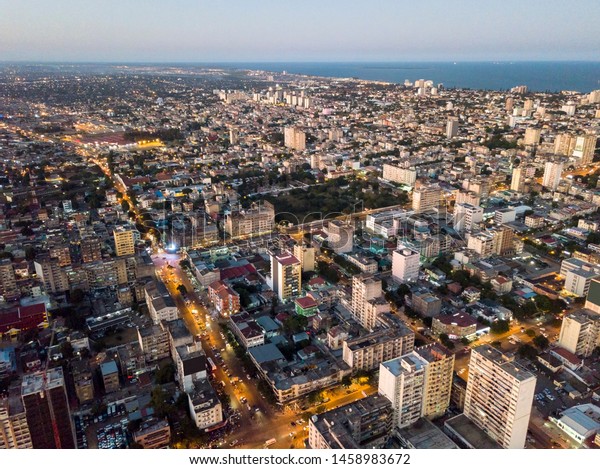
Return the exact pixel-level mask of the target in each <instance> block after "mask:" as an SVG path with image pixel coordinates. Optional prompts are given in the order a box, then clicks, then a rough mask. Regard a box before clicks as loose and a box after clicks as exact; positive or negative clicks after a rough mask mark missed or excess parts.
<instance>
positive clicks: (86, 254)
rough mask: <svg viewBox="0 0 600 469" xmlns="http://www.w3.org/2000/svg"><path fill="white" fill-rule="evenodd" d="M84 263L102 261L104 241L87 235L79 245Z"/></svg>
mask: <svg viewBox="0 0 600 469" xmlns="http://www.w3.org/2000/svg"><path fill="white" fill-rule="evenodd" d="M79 246H80V248H81V261H82V262H84V263H85V262H95V261H101V260H102V241H100V238H98V237H96V236H90V235H85V236H83V237H82V238H81V243H80V244H79Z"/></svg>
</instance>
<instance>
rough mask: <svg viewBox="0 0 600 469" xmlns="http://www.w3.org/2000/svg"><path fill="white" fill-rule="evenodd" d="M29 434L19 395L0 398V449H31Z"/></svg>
mask: <svg viewBox="0 0 600 469" xmlns="http://www.w3.org/2000/svg"><path fill="white" fill-rule="evenodd" d="M31 448H33V444H32V443H31V434H30V433H29V425H27V416H26V415H25V409H24V408H23V401H22V400H21V396H16V395H11V394H10V392H9V395H8V397H3V398H0V449H31Z"/></svg>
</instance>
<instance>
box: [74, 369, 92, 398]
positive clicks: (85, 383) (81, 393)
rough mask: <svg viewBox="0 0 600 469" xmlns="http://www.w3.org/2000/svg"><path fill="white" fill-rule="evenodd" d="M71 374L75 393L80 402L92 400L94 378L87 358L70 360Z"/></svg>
mask: <svg viewBox="0 0 600 469" xmlns="http://www.w3.org/2000/svg"><path fill="white" fill-rule="evenodd" d="M71 375H72V376H73V383H74V384H75V394H77V399H78V400H79V403H80V404H85V403H88V402H91V401H93V400H94V380H93V377H92V370H91V369H90V366H89V363H88V361H87V360H77V361H72V362H71Z"/></svg>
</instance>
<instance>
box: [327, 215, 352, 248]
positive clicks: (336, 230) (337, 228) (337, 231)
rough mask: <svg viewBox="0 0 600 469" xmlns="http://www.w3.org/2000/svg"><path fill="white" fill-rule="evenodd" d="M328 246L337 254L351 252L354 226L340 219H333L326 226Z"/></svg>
mask: <svg viewBox="0 0 600 469" xmlns="http://www.w3.org/2000/svg"><path fill="white" fill-rule="evenodd" d="M326 231H327V234H328V237H327V241H328V243H329V246H331V248H332V249H333V250H334V251H335V252H336V253H338V254H343V253H346V252H352V249H354V226H352V224H351V223H345V222H342V221H340V220H333V221H330V222H329V223H328V224H327V228H326Z"/></svg>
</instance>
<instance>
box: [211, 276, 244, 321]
mask: <svg viewBox="0 0 600 469" xmlns="http://www.w3.org/2000/svg"><path fill="white" fill-rule="evenodd" d="M208 299H209V301H210V302H211V303H212V304H213V306H214V307H215V309H216V310H217V312H218V313H219V314H220V315H221V316H223V317H227V316H230V315H231V314H235V313H237V312H238V311H239V310H240V309H241V303H240V295H239V294H238V292H236V291H235V290H234V289H233V288H231V287H230V286H229V285H227V284H226V283H225V282H223V281H222V280H217V281H216V282H213V283H211V284H210V285H209V286H208Z"/></svg>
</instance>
